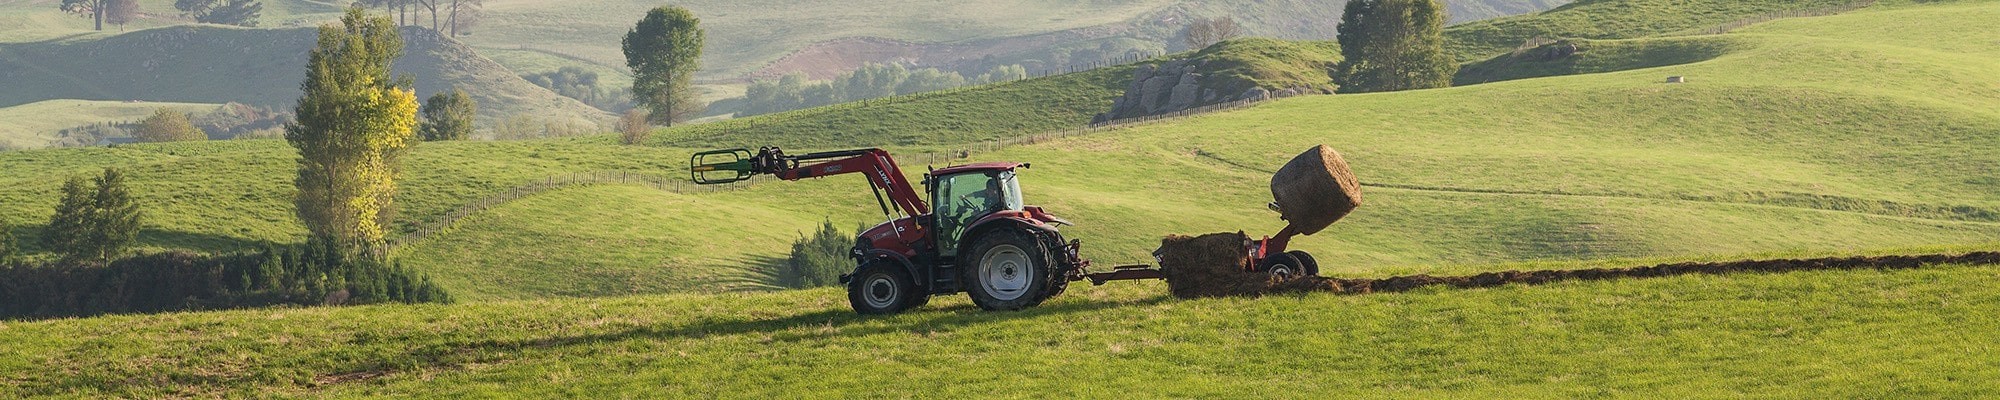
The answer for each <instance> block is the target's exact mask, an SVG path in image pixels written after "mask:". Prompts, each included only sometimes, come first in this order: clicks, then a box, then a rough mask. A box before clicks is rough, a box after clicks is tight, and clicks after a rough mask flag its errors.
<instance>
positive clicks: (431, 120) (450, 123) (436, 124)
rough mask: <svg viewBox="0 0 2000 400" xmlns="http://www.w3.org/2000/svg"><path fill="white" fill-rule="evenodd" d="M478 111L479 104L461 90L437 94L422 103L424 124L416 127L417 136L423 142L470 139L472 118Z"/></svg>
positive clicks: (454, 89) (455, 89)
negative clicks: (422, 139)
mask: <svg viewBox="0 0 2000 400" xmlns="http://www.w3.org/2000/svg"><path fill="white" fill-rule="evenodd" d="M478 110H479V102H476V101H473V100H472V97H471V96H466V95H465V91H463V90H458V88H452V89H451V91H448V92H438V94H434V95H431V98H430V99H429V100H425V101H424V108H423V114H424V122H423V123H422V124H419V125H417V134H418V135H419V136H422V137H423V138H424V140H425V141H439V140H465V139H468V138H471V137H472V117H473V115H474V114H477V113H478V112H479V111H478Z"/></svg>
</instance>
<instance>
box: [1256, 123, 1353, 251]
mask: <svg viewBox="0 0 2000 400" xmlns="http://www.w3.org/2000/svg"><path fill="white" fill-rule="evenodd" d="M1271 197H1272V198H1273V199H1274V200H1275V201H1276V202H1277V204H1278V213H1279V214H1280V215H1281V217H1282V218H1284V219H1285V220H1286V221H1291V225H1292V228H1293V229H1294V230H1297V231H1298V232H1299V234H1301V235H1311V234H1314V233H1319V231H1320V230H1322V229H1326V227H1327V226H1328V225H1333V223H1334V222H1335V221H1340V219H1341V218H1344V217H1347V213H1349V212H1353V211H1354V208H1355V207H1360V206H1361V181H1360V180H1359V179H1356V178H1355V177H1354V171H1352V170H1349V169H1348V168H1347V160H1345V159H1342V158H1341V157H1340V152H1337V151H1333V148H1331V147H1326V145H1319V146H1316V147H1313V148H1312V149H1311V150H1306V152H1305V153H1301V154H1299V156H1298V157H1293V158H1292V161H1290V162H1286V163H1285V166H1284V167H1283V168H1279V169H1278V173H1276V174H1272V175H1271Z"/></svg>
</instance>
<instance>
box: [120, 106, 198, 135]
mask: <svg viewBox="0 0 2000 400" xmlns="http://www.w3.org/2000/svg"><path fill="white" fill-rule="evenodd" d="M132 136H133V137H137V138H139V140H144V141H148V142H181V141H190V140H208V134H206V133H202V132H201V129H198V128H195V127H194V123H193V122H188V116H187V114H182V113H181V112H180V111H174V110H173V109H171V108H165V107H162V108H160V109H158V110H154V111H153V116H151V117H146V120H144V121H140V122H139V130H138V131H137V132H132Z"/></svg>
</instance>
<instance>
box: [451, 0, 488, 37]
mask: <svg viewBox="0 0 2000 400" xmlns="http://www.w3.org/2000/svg"><path fill="white" fill-rule="evenodd" d="M446 1H450V2H451V4H450V6H449V7H448V11H449V12H450V13H451V14H450V17H448V18H447V19H446V21H447V22H446V23H445V26H448V27H450V28H451V36H452V37H457V36H458V35H463V34H470V33H472V27H473V26H476V25H479V18H480V15H481V14H482V13H481V9H483V8H485V7H486V1H485V0H446Z"/></svg>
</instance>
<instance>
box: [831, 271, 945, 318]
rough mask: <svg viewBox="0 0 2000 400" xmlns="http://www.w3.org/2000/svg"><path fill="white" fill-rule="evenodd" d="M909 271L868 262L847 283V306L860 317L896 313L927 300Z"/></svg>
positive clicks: (926, 296) (926, 295)
mask: <svg viewBox="0 0 2000 400" xmlns="http://www.w3.org/2000/svg"><path fill="white" fill-rule="evenodd" d="M918 292H919V290H918V289H917V285H916V282H915V281H914V280H912V279H910V272H909V271H906V270H904V269H903V268H902V266H900V265H896V264H895V263H892V262H888V261H881V260H876V261H869V262H868V263H867V264H862V265H861V268H857V269H856V270H855V273H854V275H853V276H852V277H851V278H849V280H848V281H847V304H848V305H849V306H853V307H854V312H857V313H861V314H895V313H899V312H903V310H907V309H909V308H910V307H914V306H916V305H919V304H921V302H920V301H919V300H917V299H919V298H924V299H926V300H928V294H926V293H918Z"/></svg>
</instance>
